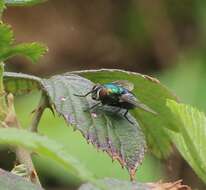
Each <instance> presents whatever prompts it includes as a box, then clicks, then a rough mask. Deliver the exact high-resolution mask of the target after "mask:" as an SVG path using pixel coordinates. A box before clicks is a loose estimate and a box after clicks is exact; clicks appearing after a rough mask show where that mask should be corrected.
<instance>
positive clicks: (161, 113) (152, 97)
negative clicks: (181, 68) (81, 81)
mask: <svg viewBox="0 0 206 190" xmlns="http://www.w3.org/2000/svg"><path fill="white" fill-rule="evenodd" d="M75 73H78V74H80V75H82V76H84V77H86V78H88V79H90V80H91V81H93V82H96V83H106V82H111V81H116V80H128V81H130V82H132V83H134V86H135V89H134V90H133V92H134V94H135V95H136V96H137V97H138V99H139V100H140V101H141V102H143V103H144V104H146V105H147V106H149V107H150V108H152V109H153V110H154V111H156V112H157V113H158V115H157V116H154V115H153V114H150V113H147V112H144V111H142V110H140V109H136V110H135V111H133V115H134V116H135V118H136V119H137V121H138V122H139V123H140V125H141V127H142V129H143V130H144V134H145V135H146V138H147V142H148V146H149V148H150V149H151V150H152V152H153V153H155V155H157V156H158V157H166V156H167V155H168V154H169V153H170V152H171V143H170V140H169V138H168V135H167V133H166V132H165V131H164V128H169V129H171V130H177V124H176V122H175V120H174V119H173V115H172V114H171V111H170V110H169V109H168V107H167V106H166V99H168V98H170V99H174V100H176V99H177V98H176V97H175V96H174V95H173V94H172V93H171V92H170V91H169V90H168V89H167V88H166V87H165V86H163V85H162V84H161V83H160V82H159V81H158V80H157V79H154V78H151V77H148V76H146V75H141V74H139V73H134V72H126V71H123V70H115V69H114V70H109V69H102V70H88V71H81V72H79V71H77V72H75Z"/></svg>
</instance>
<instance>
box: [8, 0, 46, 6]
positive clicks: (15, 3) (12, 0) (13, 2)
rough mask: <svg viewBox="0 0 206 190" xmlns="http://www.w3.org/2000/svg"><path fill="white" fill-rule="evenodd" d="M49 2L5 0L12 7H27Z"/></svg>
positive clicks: (39, 0)
mask: <svg viewBox="0 0 206 190" xmlns="http://www.w3.org/2000/svg"><path fill="white" fill-rule="evenodd" d="M45 1H47V0H5V3H6V4H7V5H12V6H25V5H29V6H30V5H35V4H39V3H43V2H45Z"/></svg>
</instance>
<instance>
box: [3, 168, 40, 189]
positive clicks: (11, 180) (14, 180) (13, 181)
mask: <svg viewBox="0 0 206 190" xmlns="http://www.w3.org/2000/svg"><path fill="white" fill-rule="evenodd" d="M0 189H1V190H28V189H29V190H43V189H42V188H40V187H39V186H37V185H34V184H33V183H31V182H29V181H28V180H26V179H25V178H23V177H20V176H17V175H14V174H12V173H10V172H7V171H4V170H2V169H0Z"/></svg>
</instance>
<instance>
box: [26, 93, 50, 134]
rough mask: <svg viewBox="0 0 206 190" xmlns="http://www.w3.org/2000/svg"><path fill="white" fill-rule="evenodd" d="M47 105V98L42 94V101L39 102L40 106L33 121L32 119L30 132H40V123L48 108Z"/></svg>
mask: <svg viewBox="0 0 206 190" xmlns="http://www.w3.org/2000/svg"><path fill="white" fill-rule="evenodd" d="M47 105H48V101H47V98H46V96H45V95H44V94H43V93H42V96H41V99H40V101H39V105H38V107H37V108H36V109H35V111H34V116H33V119H32V123H31V126H30V128H29V130H30V131H32V132H38V125H39V121H40V119H41V116H42V114H43V112H44V109H45V108H46V107H47Z"/></svg>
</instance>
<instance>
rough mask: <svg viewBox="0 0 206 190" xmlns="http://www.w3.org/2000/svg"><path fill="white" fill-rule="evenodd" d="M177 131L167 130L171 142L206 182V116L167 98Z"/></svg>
mask: <svg viewBox="0 0 206 190" xmlns="http://www.w3.org/2000/svg"><path fill="white" fill-rule="evenodd" d="M167 105H168V107H169V108H170V109H171V111H172V113H173V114H174V116H175V118H176V120H177V121H179V129H180V132H179V133H175V132H173V131H170V130H168V131H167V132H168V134H169V136H170V137H171V139H172V141H173V143H174V144H175V145H176V146H177V148H178V150H179V152H180V153H181V154H182V156H183V157H184V158H185V160H186V161H187V162H188V163H189V164H190V166H191V167H192V168H193V169H194V171H195V172H196V173H197V175H198V176H199V177H200V178H201V179H202V180H203V181H204V182H205V183H206V172H205V171H206V146H205V145H206V117H205V114H204V113H203V112H200V111H198V110H197V109H196V108H194V107H192V106H189V105H184V104H178V103H176V102H174V101H171V100H168V102H167Z"/></svg>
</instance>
